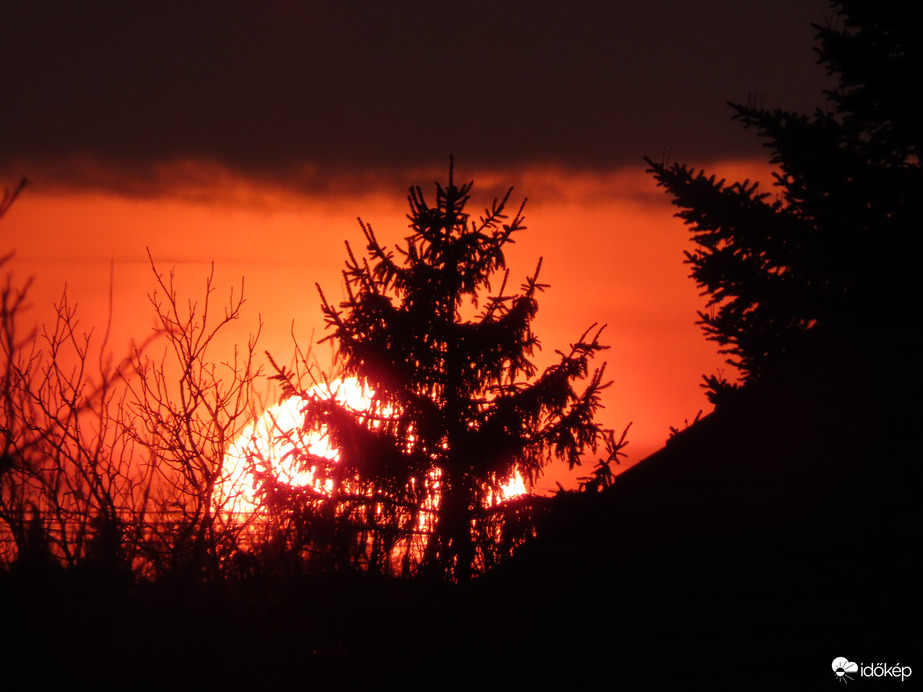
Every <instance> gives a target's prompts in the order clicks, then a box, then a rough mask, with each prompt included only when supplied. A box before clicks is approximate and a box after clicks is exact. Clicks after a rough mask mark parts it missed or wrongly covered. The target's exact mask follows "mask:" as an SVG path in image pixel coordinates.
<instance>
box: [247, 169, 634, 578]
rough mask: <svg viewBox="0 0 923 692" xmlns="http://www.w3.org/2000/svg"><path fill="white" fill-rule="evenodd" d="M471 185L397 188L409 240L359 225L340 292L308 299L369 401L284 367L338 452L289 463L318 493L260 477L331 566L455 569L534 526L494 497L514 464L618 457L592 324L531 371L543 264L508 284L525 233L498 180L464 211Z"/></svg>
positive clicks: (483, 561)
mask: <svg viewBox="0 0 923 692" xmlns="http://www.w3.org/2000/svg"><path fill="white" fill-rule="evenodd" d="M471 186H472V184H471V183H468V184H465V185H461V186H458V185H456V184H455V182H454V180H453V176H452V172H451V168H450V173H449V182H448V185H447V186H445V187H443V186H442V185H440V184H438V183H437V187H436V199H435V204H433V205H431V204H430V203H429V202H427V201H426V200H425V199H424V196H423V193H422V192H421V190H420V188H418V187H414V188H411V190H410V195H409V202H410V214H409V216H408V218H409V219H410V234H409V235H408V236H407V238H406V240H405V242H404V244H403V245H402V246H400V247H397V248H396V253H395V252H392V251H391V250H389V249H386V248H385V247H383V246H382V245H381V244H380V243H379V241H378V239H377V238H376V237H375V234H374V233H373V231H372V228H371V226H369V225H368V224H365V223H363V222H362V221H361V219H360V225H361V227H362V230H363V233H364V235H365V240H366V242H367V248H366V252H367V256H366V257H364V258H359V257H357V256H356V255H355V254H354V253H353V251H352V249H350V248H349V245H348V243H347V252H348V260H347V262H346V269H345V271H344V272H343V276H344V278H345V283H346V293H347V298H346V300H345V301H344V302H342V303H340V304H339V305H334V304H331V303H330V302H329V301H328V299H327V298H326V297H325V295H324V293H323V292H321V294H320V295H321V302H322V310H323V313H324V315H325V318H326V321H327V325H328V328H329V329H330V334H329V335H328V336H327V337H326V339H332V340H334V341H335V343H336V344H337V349H338V356H339V359H340V363H341V367H342V373H343V375H344V376H347V377H348V376H355V377H357V378H359V379H360V381H361V382H363V383H364V384H365V385H367V386H368V387H369V389H370V390H371V391H373V392H374V399H375V400H374V402H373V405H372V407H371V408H370V409H369V410H368V411H354V410H351V409H349V408H346V407H344V406H341V405H339V404H338V403H337V402H336V401H335V400H334V399H333V397H321V396H317V395H310V394H308V393H307V392H305V391H304V390H299V389H298V388H297V387H296V386H295V385H294V384H293V383H292V377H291V374H290V373H287V372H284V371H283V372H282V378H283V379H284V380H285V381H286V382H287V383H288V384H287V386H288V387H289V389H288V393H289V394H295V395H300V396H302V397H303V398H304V400H305V413H306V426H314V427H316V428H322V427H326V429H327V431H328V434H329V435H330V437H331V438H332V440H333V442H334V444H335V446H336V447H337V448H338V449H339V450H340V459H339V461H338V462H337V463H335V464H332V463H330V462H329V461H327V460H325V459H323V458H320V457H317V456H313V455H311V454H310V453H309V452H308V451H307V450H302V453H301V461H302V463H304V464H305V465H306V466H315V467H316V468H318V469H325V472H324V474H325V476H326V477H327V478H328V479H330V482H331V484H332V485H331V489H330V490H328V491H325V492H323V493H321V492H317V491H316V489H312V488H302V489H297V488H287V487H284V486H282V485H281V484H272V482H271V479H266V478H265V477H264V480H269V482H270V485H271V486H272V487H269V488H267V489H266V490H267V492H268V495H269V496H271V497H272V501H275V502H276V503H277V506H278V505H279V504H282V505H286V506H287V507H289V509H290V510H292V514H291V516H294V517H295V518H296V519H297V521H296V524H298V523H299V522H300V525H301V527H302V528H304V529H305V531H306V537H305V540H310V541H312V542H313V544H314V546H315V548H323V549H325V550H328V551H338V550H339V551H341V552H340V555H339V556H338V559H337V560H335V563H342V562H343V561H346V562H348V563H349V564H352V565H358V566H362V567H366V568H369V569H379V570H382V571H388V570H389V569H390V571H392V572H394V571H403V572H404V573H409V574H413V573H417V574H430V575H435V576H438V577H440V578H449V579H454V580H465V579H468V578H469V577H470V576H471V575H472V574H473V573H476V572H478V571H482V570H484V569H487V568H489V567H490V566H491V565H492V564H493V563H494V562H496V561H497V560H498V559H500V558H502V557H503V555H505V554H508V553H509V550H510V549H511V548H512V547H514V546H515V545H517V544H518V543H519V542H521V540H522V539H523V538H524V537H525V536H527V535H529V533H530V531H531V530H532V527H533V524H532V519H533V517H532V515H531V512H533V511H535V510H536V504H535V503H536V500H535V499H530V498H519V499H513V500H507V501H506V502H499V498H500V489H501V486H502V484H504V483H505V482H506V481H508V480H509V479H511V478H512V477H514V475H515V474H520V475H521V476H522V477H523V478H524V479H526V480H527V482H528V481H534V480H535V479H536V478H537V477H538V476H539V475H540V473H541V471H542V468H543V467H544V466H545V464H546V463H547V462H549V461H550V460H552V459H555V458H557V459H560V460H563V461H566V462H567V463H568V464H569V465H570V466H571V467H573V466H574V465H575V464H579V463H580V457H581V454H582V453H583V452H584V450H588V449H591V448H592V449H595V448H596V445H597V443H598V442H600V441H606V442H607V443H608V444H607V449H609V451H610V452H611V454H612V456H613V458H614V456H615V454H616V453H617V449H618V447H619V443H614V438H612V435H611V431H608V430H604V429H603V428H601V427H600V425H599V424H598V423H597V422H595V420H594V413H595V412H596V409H597V407H598V406H599V394H600V391H601V390H602V389H603V388H604V387H605V386H606V384H605V383H604V382H603V368H604V366H603V367H600V368H599V369H596V370H594V371H592V372H591V371H590V369H589V363H590V360H591V359H592V358H593V356H594V355H595V354H596V353H597V352H598V351H600V350H601V349H603V348H604V346H602V345H600V343H599V336H600V331H601V329H597V328H596V327H595V326H594V327H591V328H590V329H589V330H587V332H586V333H584V334H583V335H582V336H581V338H580V339H579V340H578V341H577V342H576V343H575V344H573V345H571V347H570V348H569V349H567V350H566V351H559V352H557V353H558V356H559V358H558V359H557V362H556V363H555V364H554V365H553V366H551V367H549V368H548V369H546V370H545V371H544V372H543V373H541V374H538V373H537V370H536V367H535V365H534V364H533V363H532V356H533V352H534V350H535V349H536V347H537V346H538V340H537V339H536V337H535V336H534V335H533V333H532V320H533V318H534V317H535V314H536V310H537V308H538V302H537V294H538V293H539V292H540V291H541V290H542V289H543V288H544V285H543V284H540V283H539V282H538V274H539V269H540V267H541V261H539V263H538V267H537V268H536V271H535V273H534V274H533V275H532V276H530V277H528V278H527V279H526V280H525V282H524V283H523V284H522V286H521V287H520V289H519V290H518V291H512V290H510V288H509V285H508V277H509V272H508V271H506V270H505V260H504V249H505V247H506V245H507V243H510V242H512V238H513V235H514V234H515V233H517V232H519V231H522V230H524V229H525V225H524V218H523V215H522V207H520V209H519V211H518V213H517V214H516V215H515V217H514V218H512V219H511V220H510V219H508V217H507V214H506V207H507V203H508V199H509V196H510V193H511V192H512V188H511V189H510V190H509V191H508V192H507V194H506V196H505V197H504V198H503V199H502V200H499V201H498V200H494V202H493V204H492V205H491V207H490V208H489V209H487V210H485V212H484V214H483V215H482V216H481V217H480V218H479V219H477V220H474V219H473V218H471V217H470V216H469V214H468V213H467V212H466V210H465V208H466V205H467V203H468V201H469V191H470V190H471ZM318 290H319V291H320V286H318ZM581 379H586V384H585V386H584V387H583V388H582V389H579V390H578V389H577V388H576V387H577V385H576V383H577V381H579V380H581ZM296 508H297V509H296ZM338 532H339V537H337V536H338ZM324 535H326V536H327V538H326V539H325V540H324V542H323V544H322V545H319V544H318V536H324ZM396 554H399V558H397V557H395V555H396ZM394 559H400V560H401V562H402V566H401V565H398V567H399V569H397V570H395V569H394V568H395V565H393V564H391V561H392V560H394Z"/></svg>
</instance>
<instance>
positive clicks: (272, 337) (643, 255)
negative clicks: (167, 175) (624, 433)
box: [0, 162, 768, 488]
mask: <svg viewBox="0 0 923 692" xmlns="http://www.w3.org/2000/svg"><path fill="white" fill-rule="evenodd" d="M709 169H710V170H711V171H714V172H717V173H719V174H721V175H727V176H728V177H730V178H733V179H737V178H742V177H757V178H761V179H763V180H765V179H767V178H768V176H767V175H766V169H765V165H764V164H759V163H752V164H750V163H746V162H728V163H724V164H719V165H713V166H710V167H709ZM421 175H422V177H419V176H418V177H417V178H415V179H409V180H407V181H406V186H409V185H411V184H420V185H421V187H422V188H423V190H424V192H425V193H427V194H428V195H429V196H431V195H432V189H433V188H432V184H431V181H432V180H434V178H435V177H437V176H438V173H437V174H433V173H428V174H421ZM457 175H458V176H459V177H465V178H467V179H473V180H474V181H475V187H474V196H473V200H472V205H473V206H472V207H471V209H470V211H472V212H476V211H479V209H480V208H481V207H483V206H485V205H486V204H487V203H489V201H490V198H491V197H492V196H493V194H495V192H496V190H498V189H500V188H502V187H505V186H508V185H513V186H514V187H515V191H514V195H513V199H514V200H515V201H516V202H517V203H518V201H519V200H521V199H522V197H523V196H527V197H528V198H529V202H528V204H527V207H526V223H527V226H528V227H529V228H528V230H527V231H525V232H524V233H522V234H521V235H520V236H519V237H517V238H516V244H515V245H513V246H511V247H510V249H509V252H508V254H507V261H508V266H509V267H510V268H511V274H512V278H513V279H515V280H516V281H517V284H518V282H519V280H520V279H522V278H524V277H525V276H526V274H528V273H531V272H532V271H533V269H534V267H535V263H536V261H537V259H538V257H539V256H543V257H544V264H543V267H542V276H541V279H542V281H543V282H545V283H549V284H550V285H551V286H550V288H549V289H548V291H547V292H546V293H545V294H544V295H542V296H541V297H540V304H539V305H540V307H539V313H538V318H537V320H536V324H535V332H536V334H537V335H538V337H539V338H540V339H541V341H542V344H543V355H542V356H540V358H539V361H540V364H541V363H542V362H543V361H544V362H549V361H550V359H551V358H552V357H553V354H554V350H555V349H556V348H566V347H567V345H568V344H569V343H570V342H571V341H572V340H573V339H575V338H577V337H578V336H579V335H580V334H581V333H582V332H583V330H584V329H586V328H587V327H588V326H589V325H591V324H592V323H594V322H598V323H605V324H607V325H608V326H607V329H606V332H605V338H604V341H605V342H606V343H608V344H609V345H610V346H611V349H610V350H609V351H607V352H606V360H607V361H608V366H607V374H608V377H609V378H610V379H611V380H613V385H612V387H611V388H610V389H609V390H608V391H607V393H606V396H605V398H604V401H605V405H606V408H605V409H604V410H602V411H601V412H600V419H601V420H602V421H603V422H604V423H605V424H606V425H608V426H610V427H613V428H618V429H619V430H620V429H621V428H622V427H624V426H625V425H626V424H627V423H628V422H629V421H633V426H632V429H631V433H630V436H629V439H630V445H629V447H628V450H627V451H628V452H629V460H628V463H633V462H635V461H638V460H639V459H640V458H643V457H644V456H646V455H647V454H649V453H651V452H653V451H654V450H655V449H657V448H658V447H659V446H661V445H662V444H663V442H664V440H665V439H666V438H667V436H668V434H669V427H670V426H671V425H672V426H680V427H681V426H682V424H683V421H684V419H687V418H688V419H689V420H691V419H692V418H693V417H695V415H696V413H697V411H699V410H700V409H705V410H706V411H707V410H708V402H707V401H706V399H705V397H704V395H703V391H702V390H701V388H700V387H699V386H698V385H699V382H700V381H701V375H702V374H704V373H712V372H714V371H715V370H716V369H718V368H724V370H725V372H727V371H728V368H727V366H724V365H723V360H724V359H723V357H722V356H720V355H718V354H717V353H716V348H715V346H714V344H712V343H710V342H707V341H706V340H705V339H704V338H703V336H702V334H701V332H700V330H699V328H698V327H697V326H696V325H695V324H694V322H695V319H696V316H695V315H696V311H697V310H698V309H700V308H701V307H702V305H703V299H702V298H700V297H699V296H698V291H697V288H696V286H695V284H694V283H693V282H692V280H691V279H689V278H687V274H688V268H687V267H686V266H685V265H684V264H683V262H682V259H683V255H682V253H683V250H684V249H686V248H687V247H689V245H688V235H689V234H688V231H686V230H685V229H684V228H683V226H682V224H681V223H680V222H679V221H678V220H677V219H675V218H673V216H672V214H673V208H672V207H671V206H670V205H669V200H668V198H667V197H666V196H665V195H664V194H663V193H662V191H660V190H658V189H657V188H656V187H655V185H654V183H653V181H652V180H651V179H650V178H649V176H647V175H646V174H645V173H644V170H643V164H642V165H639V166H638V167H636V168H633V169H625V170H621V171H616V172H614V173H610V174H607V175H590V174H586V175H584V174H575V175H571V174H567V173H565V172H561V171H555V170H550V169H546V170H525V171H523V170H519V171H510V172H497V171H492V172H480V173H479V172H477V171H475V172H473V173H467V172H465V171H458V172H457ZM442 177H444V176H442ZM406 186H405V187H406ZM405 214H406V200H405V199H404V198H403V197H402V196H401V195H400V194H391V193H390V192H388V193H387V194H385V192H384V191H382V192H375V193H370V194H366V195H362V196H355V197H352V196H349V195H348V194H341V195H338V196H336V197H329V196H328V197H324V198H319V197H314V198H311V197H294V196H292V195H291V194H289V193H283V192H280V191H276V190H272V189H267V188H265V187H263V188H260V187H256V186H253V185H248V184H247V183H245V182H242V181H230V180H228V179H225V181H224V183H223V184H222V186H220V187H218V186H216V187H213V188H211V189H196V190H189V189H176V190H174V191H173V192H172V193H171V194H170V195H169V196H167V197H165V198H159V199H148V200H137V199H134V200H128V199H125V198H120V197H116V196H114V195H108V194H91V193H69V194H59V195H57V196H52V195H42V194H38V193H35V192H33V191H30V190H29V189H28V188H27V190H26V192H25V193H24V194H23V195H22V196H21V197H20V198H19V200H18V201H17V202H16V204H15V205H14V207H13V209H12V210H11V211H10V213H9V214H8V215H7V217H6V218H5V219H4V220H3V222H2V225H0V232H2V235H0V247H2V248H3V249H4V250H6V249H14V250H15V251H16V258H15V260H14V262H13V263H12V264H11V265H9V267H10V268H11V270H12V272H13V274H14V277H15V278H16V280H18V281H22V280H24V279H25V278H27V277H29V276H34V278H35V284H34V286H33V288H32V294H31V295H32V305H33V308H32V310H31V311H30V317H29V319H31V320H33V321H35V322H40V321H47V320H48V319H49V318H50V316H51V314H52V313H51V307H50V306H51V304H52V302H53V301H55V300H56V299H58V298H59V297H60V295H61V292H62V290H63V288H64V285H65V283H66V284H67V287H68V289H67V290H68V295H69V298H70V300H71V302H74V301H76V302H77V303H78V304H79V317H80V320H81V327H82V328H83V329H89V328H91V327H93V328H94V329H95V333H96V334H97V335H100V334H101V333H102V331H103V329H104V325H105V316H106V314H107V310H108V288H109V275H110V263H112V266H113V267H114V274H113V278H114V289H115V290H114V305H113V329H112V334H111V337H110V342H109V344H110V347H111V350H112V351H113V354H114V355H115V356H120V355H122V354H124V353H126V352H127V345H128V343H129V341H130V340H131V339H135V340H137V341H140V340H142V339H143V338H144V337H145V336H147V335H148V334H149V333H150V330H151V327H152V324H153V313H152V311H151V308H150V305H149V302H148V298H147V295H148V293H149V292H150V291H152V290H153V288H154V280H153V275H152V273H151V269H150V267H149V265H148V262H147V258H146V250H145V248H146V247H149V248H150V251H151V253H152V255H153V257H154V259H155V261H156V263H157V266H158V269H160V270H162V271H168V270H170V269H171V268H175V270H176V274H177V278H178V281H179V285H180V292H181V295H182V296H183V297H188V298H191V299H198V300H201V298H202V295H203V294H202V290H203V288H204V283H205V279H206V276H207V274H208V271H209V263H210V262H212V261H213V262H214V263H215V269H216V286H217V289H218V290H217V292H216V294H215V296H214V300H215V303H214V305H215V306H222V305H223V304H224V303H225V302H226V301H227V297H228V295H229V291H230V289H231V287H232V286H235V287H237V288H239V286H240V281H241V277H244V278H245V295H246V298H247V304H246V307H245V310H244V314H243V316H242V319H241V320H240V321H239V323H235V324H234V325H233V327H232V330H231V331H229V332H228V335H227V336H228V340H227V341H226V342H223V343H222V348H223V349H225V351H224V353H222V352H216V353H215V354H214V357H215V358H219V359H221V358H224V357H226V354H227V353H229V352H230V348H231V344H232V342H233V341H238V342H245V340H246V337H247V335H248V334H249V333H250V332H251V331H254V330H255V329H256V326H257V323H258V320H259V317H260V316H261V317H262V320H263V322H264V328H263V336H262V339H261V342H260V343H261V351H262V350H268V351H270V352H271V353H272V354H273V356H274V357H276V358H277V359H279V360H281V361H287V360H289V358H290V357H291V354H292V345H291V343H292V342H291V337H290V332H291V329H292V325H293V321H294V329H295V333H296V335H297V336H298V338H299V340H300V341H301V343H302V344H303V345H304V344H306V343H307V342H308V340H309V338H310V336H311V334H312V332H313V333H314V334H315V337H317V338H319V337H320V336H321V335H322V334H323V322H322V319H321V314H320V310H319V305H318V299H317V294H316V291H315V289H314V284H315V282H317V283H320V284H321V286H323V287H324V289H325V292H326V293H327V295H328V296H330V297H331V298H335V297H337V294H338V291H339V286H340V285H341V282H340V277H339V272H340V269H341V268H342V266H343V260H344V258H345V252H344V247H343V241H344V240H350V241H351V242H353V244H354V245H356V246H357V249H359V248H361V243H360V238H361V235H360V232H359V228H358V224H357V222H356V216H361V217H362V218H363V220H365V221H367V222H369V223H371V224H372V225H373V227H374V228H375V230H376V232H377V233H378V235H379V238H380V239H381V240H382V241H384V242H387V243H388V244H392V245H393V244H394V243H396V242H398V241H400V240H401V239H402V238H403V236H404V234H405V232H406V228H407V220H406V218H405ZM235 290H236V289H235ZM96 338H97V339H98V338H99V337H98V336H97V337H96ZM318 355H319V357H320V360H321V362H322V363H327V362H329V358H330V355H329V350H327V349H326V347H322V348H320V349H319V350H318ZM545 359H547V360H545ZM267 386H269V385H267ZM584 470H587V469H586V467H585V469H584ZM577 475H579V474H577ZM555 480H562V481H563V482H564V483H565V485H573V484H574V481H573V476H571V477H570V479H569V480H568V476H567V474H566V473H563V471H562V470H560V469H556V470H553V469H549V472H548V473H547V474H546V477H545V479H544V482H542V483H541V484H540V488H548V487H554V481H555Z"/></svg>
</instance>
